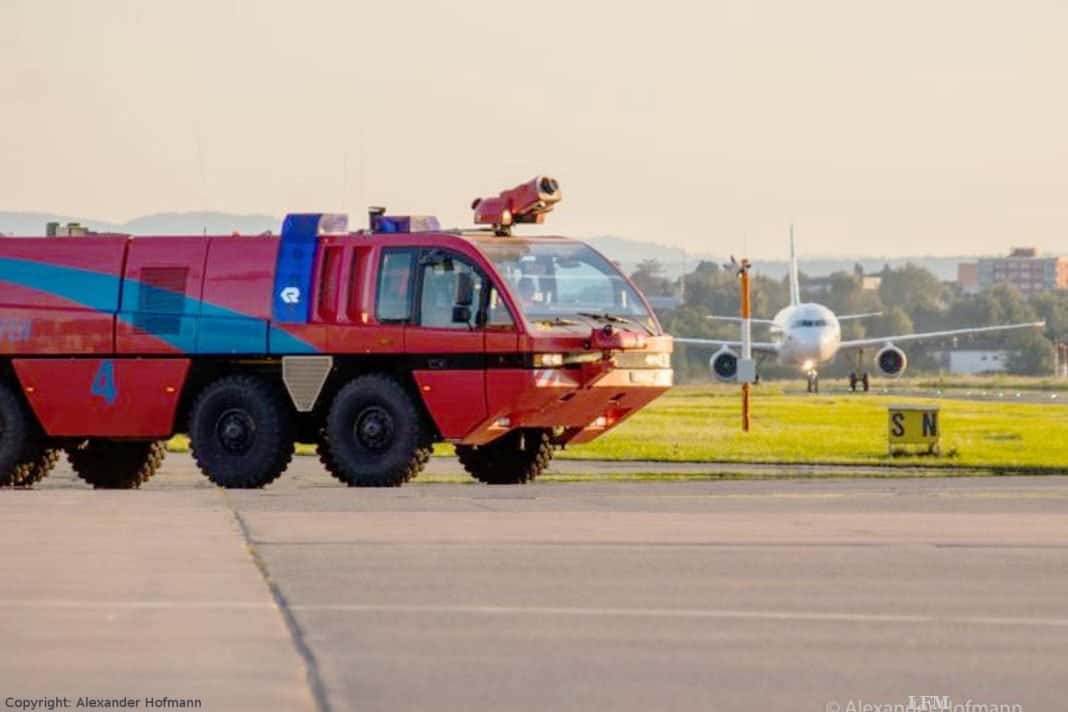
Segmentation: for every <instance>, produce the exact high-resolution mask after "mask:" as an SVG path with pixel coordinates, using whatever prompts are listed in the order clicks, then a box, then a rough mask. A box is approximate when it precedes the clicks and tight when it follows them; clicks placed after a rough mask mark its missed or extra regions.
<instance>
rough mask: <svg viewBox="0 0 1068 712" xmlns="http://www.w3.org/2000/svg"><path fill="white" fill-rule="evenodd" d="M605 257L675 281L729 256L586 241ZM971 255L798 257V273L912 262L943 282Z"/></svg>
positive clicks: (765, 270) (768, 270)
mask: <svg viewBox="0 0 1068 712" xmlns="http://www.w3.org/2000/svg"><path fill="white" fill-rule="evenodd" d="M586 242H588V243H590V244H591V245H593V246H594V247H596V248H597V249H598V250H600V251H601V252H603V253H604V254H605V256H607V257H608V258H609V259H611V260H613V261H614V262H616V263H618V264H619V265H620V266H621V267H622V268H623V269H624V270H626V271H627V272H628V273H630V272H632V271H634V270H635V269H636V268H637V266H638V263H639V262H641V261H643V260H652V259H655V260H657V261H658V262H659V263H660V264H661V265H662V266H663V267H664V272H665V274H666V275H667V276H669V277H671V278H673V279H674V278H677V277H678V276H679V275H680V274H682V273H683V272H692V271H693V269H694V267H696V266H697V263H698V262H701V261H702V260H707V261H710V262H715V263H716V264H724V263H726V262H729V261H730V255H729V254H727V253H726V252H725V253H724V254H720V255H713V254H708V253H703V254H702V253H696V254H695V253H690V252H687V251H686V250H683V249H681V248H678V247H665V246H664V245H657V244H656V243H653V242H641V241H637V240H626V239H623V238H619V237H611V236H604V237H594V238H590V239H588V240H586ZM975 259H976V258H975V257H974V256H971V257H968V256H961V257H957V256H950V257H943V256H938V257H934V256H915V257H870V256H869V257H841V258H834V257H813V258H805V257H804V256H802V257H801V260H800V267H801V271H802V272H804V273H805V274H806V275H808V276H810V277H825V276H827V275H829V274H832V273H834V272H852V271H853V267H854V265H856V264H858V263H859V264H860V265H861V266H862V267H863V268H864V271H865V272H866V273H868V274H874V273H876V272H880V271H882V269H883V267H884V266H885V265H890V266H891V267H901V266H903V265H905V264H908V263H912V264H915V265H919V266H920V267H923V268H925V269H927V270H930V271H931V272H932V273H933V274H934V275H935V276H936V277H938V278H939V279H941V280H943V281H954V280H956V279H957V265H958V264H959V263H960V262H969V261H973V262H974V261H975ZM789 269H790V263H789V262H788V261H787V260H769V261H761V260H757V261H755V262H754V263H753V272H754V273H755V274H762V275H764V276H766V277H770V278H772V279H782V278H784V277H785V276H786V273H787V272H788V271H789Z"/></svg>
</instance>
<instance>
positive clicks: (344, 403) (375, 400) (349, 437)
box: [319, 374, 430, 487]
mask: <svg viewBox="0 0 1068 712" xmlns="http://www.w3.org/2000/svg"><path fill="white" fill-rule="evenodd" d="M427 432H428V428H427V427H426V425H425V424H424V422H423V416H422V414H421V413H420V411H419V407H418V406H417V404H416V402H415V400H414V399H413V398H412V396H411V395H410V394H409V393H408V391H407V390H405V388H404V387H403V386H402V385H401V384H400V383H398V382H397V381H396V380H394V379H392V378H389V377H388V376H383V375H378V374H371V375H367V376H360V377H359V378H356V379H354V380H352V381H350V382H349V383H348V384H347V385H346V386H345V387H344V388H342V389H341V390H340V391H338V394H337V395H336V396H335V397H334V400H333V403H332V404H331V405H330V412H329V413H328V414H327V416H326V430H325V433H324V435H323V439H322V441H321V442H320V443H319V458H320V459H321V460H322V462H323V465H324V466H325V467H326V469H327V471H328V472H330V474H331V475H333V476H334V477H336V478H337V479H339V480H341V481H342V482H344V483H345V484H347V485H349V486H350V487H398V486H400V485H402V484H404V483H405V482H407V481H408V480H410V479H411V478H413V477H415V476H416V475H417V474H419V471H420V470H422V469H423V466H424V465H426V463H427V460H428V459H429V457H430V450H429V448H428V446H427V443H428V437H427Z"/></svg>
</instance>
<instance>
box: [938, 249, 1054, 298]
mask: <svg viewBox="0 0 1068 712" xmlns="http://www.w3.org/2000/svg"><path fill="white" fill-rule="evenodd" d="M973 269H974V286H973V282H972V270H973ZM957 281H958V282H959V283H960V285H961V287H962V288H963V289H964V290H965V291H968V290H969V289H974V290H975V291H979V292H982V291H986V290H988V289H992V288H994V287H995V286H997V285H999V284H1007V285H1009V286H1011V287H1015V288H1016V289H1018V290H1020V292H1021V293H1023V294H1036V293H1038V292H1044V291H1047V290H1050V289H1068V259H1065V258H1064V257H1040V256H1039V254H1038V249H1037V248H1035V247H1017V248H1013V250H1012V252H1010V253H1009V256H1008V257H984V258H980V259H979V261H978V262H975V263H963V264H960V265H958V267H957Z"/></svg>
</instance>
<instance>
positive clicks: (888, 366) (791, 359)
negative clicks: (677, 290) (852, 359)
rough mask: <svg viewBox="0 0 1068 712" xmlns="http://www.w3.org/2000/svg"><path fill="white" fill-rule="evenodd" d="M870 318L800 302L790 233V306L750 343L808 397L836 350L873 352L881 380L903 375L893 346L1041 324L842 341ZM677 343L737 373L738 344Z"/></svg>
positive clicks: (857, 377) (854, 382)
mask: <svg viewBox="0 0 1068 712" xmlns="http://www.w3.org/2000/svg"><path fill="white" fill-rule="evenodd" d="M879 315H880V314H879V313H878V312H876V313H874V314H847V315H843V316H836V315H835V313H834V312H832V311H831V310H830V309H828V308H827V307H825V306H823V305H822V304H813V303H802V302H801V289H800V285H799V283H798V276H797V255H796V253H795V251H794V240H793V234H792V231H791V235H790V306H788V307H786V308H784V309H782V310H781V311H780V312H779V313H778V314H776V315H775V318H774V319H751V320H750V321H751V322H752V323H753V324H763V325H767V326H769V327H771V338H772V341H767V342H760V341H754V342H752V349H753V353H754V354H756V355H760V356H775V357H777V358H778V361H779V363H780V364H782V365H784V366H793V367H796V368H799V369H800V370H801V372H802V373H803V374H805V375H806V376H807V377H808V390H809V392H810V393H815V392H818V391H819V372H818V370H817V369H818V367H819V365H820V364H822V363H827V362H829V361H831V360H833V359H834V357H835V356H837V355H838V352H839V351H843V350H850V351H855V352H856V355H857V364H858V365H859V364H862V363H863V359H864V350H865V349H877V351H876V354H875V366H876V368H877V369H878V370H879V372H880V373H882V374H883V375H884V376H889V377H890V378H896V377H898V376H900V375H901V374H902V373H904V372H905V367H906V366H907V365H908V359H907V357H906V356H905V352H904V351H902V350H901V349H900V348H898V346H897V344H899V343H903V342H907V341H919V340H921V339H944V338H952V337H955V336H965V335H968V334H983V333H988V332H991V331H1007V330H1010V329H1027V328H1035V327H1044V326H1045V325H1046V323H1045V322H1043V321H1035V322H1028V323H1024V324H1003V325H1000V326H980V327H973V328H970V329H952V330H950V331H929V332H926V333H923V334H901V335H898V336H881V337H878V338H873V339H855V340H852V341H842V327H841V322H843V321H846V320H849V319H863V318H865V317H873V316H879ZM708 318H709V319H719V320H723V321H734V322H740V321H741V318H740V317H730V316H710V317H708ZM675 343H678V344H692V345H696V346H711V347H718V348H719V351H717V352H716V353H715V354H714V355H713V356H712V358H711V359H709V362H708V365H709V368H710V369H711V370H712V375H713V376H715V377H716V378H718V379H719V380H721V381H733V380H734V379H735V376H736V374H737V369H738V352H737V350H740V349H741V348H742V342H741V341H721V340H719V339H695V338H678V337H676V338H675ZM862 370H863V369H862V368H858V369H857V371H854V372H853V373H851V374H849V387H850V389H851V390H856V389H857V386H858V385H860V386H862V387H863V389H864V390H865V391H866V390H868V388H869V380H868V374H867V372H862Z"/></svg>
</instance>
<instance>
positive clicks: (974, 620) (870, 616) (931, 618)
mask: <svg viewBox="0 0 1068 712" xmlns="http://www.w3.org/2000/svg"><path fill="white" fill-rule="evenodd" d="M4 608H30V609H45V608H52V609H62V608H70V609H87V610H88V609H92V610H100V609H119V610H122V609H128V610H206V609H219V610H249V609H269V608H274V604H272V603H256V602H246V601H123V600H117V601H74V600H54V599H53V600H25V601H22V600H0V609H4ZM290 610H293V611H297V612H309V613H316V612H325V613H332V612H333V613H424V614H425V613H430V614H466V615H487V616H501V615H533V616H574V617H592V618H597V617H600V618H610V617H620V618H682V619H700V618H713V619H723V620H765V621H801V622H804V621H814V622H831V623H835V622H838V623H943V624H944V623H954V624H967V625H985V626H1055V627H1068V618H1019V617H1008V616H937V615H925V614H894V613H849V612H837V611H777V610H754V611H743V610H736V609H715V608H713V609H704V608H582V607H570V606H569V607H563V606H443V605H401V604H377V603H323V604H303V605H293V606H290Z"/></svg>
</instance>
